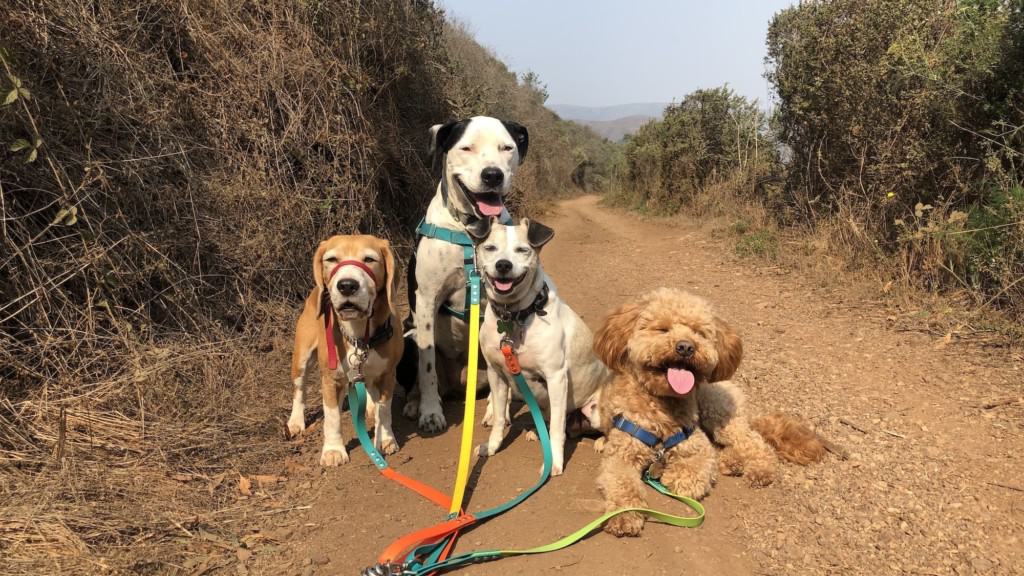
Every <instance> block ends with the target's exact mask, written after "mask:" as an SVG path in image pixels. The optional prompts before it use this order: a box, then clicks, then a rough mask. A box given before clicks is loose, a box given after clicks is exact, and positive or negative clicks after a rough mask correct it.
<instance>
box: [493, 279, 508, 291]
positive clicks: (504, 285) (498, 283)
mask: <svg viewBox="0 0 1024 576" xmlns="http://www.w3.org/2000/svg"><path fill="white" fill-rule="evenodd" d="M494 287H495V288H497V289H498V290H500V291H501V292H507V291H509V290H511V289H512V281H511V280H507V281H506V280H498V279H497V278H495V279H494Z"/></svg>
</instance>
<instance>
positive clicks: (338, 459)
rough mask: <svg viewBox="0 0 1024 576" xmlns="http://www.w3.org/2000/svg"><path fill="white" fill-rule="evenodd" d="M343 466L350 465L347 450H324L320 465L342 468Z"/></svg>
mask: <svg viewBox="0 0 1024 576" xmlns="http://www.w3.org/2000/svg"><path fill="white" fill-rule="evenodd" d="M342 464H348V453H347V452H345V449H344V448H342V449H341V450H337V449H333V448H332V449H328V448H324V450H323V452H321V453H320V465H321V466H330V467H334V466H340V465H342Z"/></svg>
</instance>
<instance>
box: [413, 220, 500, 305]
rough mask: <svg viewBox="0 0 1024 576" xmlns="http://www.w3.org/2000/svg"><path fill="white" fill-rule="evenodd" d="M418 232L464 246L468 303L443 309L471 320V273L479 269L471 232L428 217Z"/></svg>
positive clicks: (421, 222)
mask: <svg viewBox="0 0 1024 576" xmlns="http://www.w3.org/2000/svg"><path fill="white" fill-rule="evenodd" d="M446 205H447V200H446ZM501 223H502V224H511V223H512V219H511V218H503V219H502V221H501ZM416 234H418V235H419V236H422V237H425V238H434V239H435V240H441V241H442V242H447V243H449V244H455V245H457V246H462V269H463V271H464V272H465V274H466V299H465V300H466V303H465V309H464V310H456V309H454V308H452V307H451V306H449V305H447V304H444V305H443V306H442V307H441V309H442V310H444V311H445V312H447V313H448V314H451V315H452V316H455V317H456V318H458V319H459V320H462V321H463V322H468V321H469V306H470V304H469V301H470V294H469V284H470V274H476V273H477V270H476V249H475V245H474V244H473V239H472V238H471V237H470V236H469V234H467V233H466V232H464V231H462V230H452V229H451V228H445V227H443V226H438V225H437V224H432V223H430V222H427V220H426V218H424V219H423V220H420V223H419V224H418V225H417V226H416Z"/></svg>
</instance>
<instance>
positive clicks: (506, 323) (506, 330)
mask: <svg viewBox="0 0 1024 576" xmlns="http://www.w3.org/2000/svg"><path fill="white" fill-rule="evenodd" d="M514 325H515V324H514V322H513V321H512V320H500V319H499V320H498V333H499V334H506V335H509V336H511V335H512V327H513V326H514Z"/></svg>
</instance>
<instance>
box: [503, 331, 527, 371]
mask: <svg viewBox="0 0 1024 576" xmlns="http://www.w3.org/2000/svg"><path fill="white" fill-rule="evenodd" d="M513 344H514V342H513V341H512V339H511V338H509V337H507V336H506V337H504V338H502V339H501V346H500V348H501V354H502V356H504V357H505V368H508V371H509V372H511V373H512V375H513V376H514V375H516V374H519V373H520V372H522V371H523V368H522V366H520V365H519V358H517V357H516V353H515V351H513V350H512V345H513Z"/></svg>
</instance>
